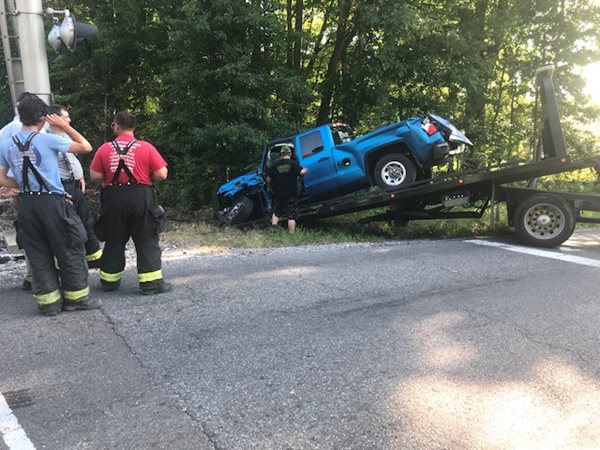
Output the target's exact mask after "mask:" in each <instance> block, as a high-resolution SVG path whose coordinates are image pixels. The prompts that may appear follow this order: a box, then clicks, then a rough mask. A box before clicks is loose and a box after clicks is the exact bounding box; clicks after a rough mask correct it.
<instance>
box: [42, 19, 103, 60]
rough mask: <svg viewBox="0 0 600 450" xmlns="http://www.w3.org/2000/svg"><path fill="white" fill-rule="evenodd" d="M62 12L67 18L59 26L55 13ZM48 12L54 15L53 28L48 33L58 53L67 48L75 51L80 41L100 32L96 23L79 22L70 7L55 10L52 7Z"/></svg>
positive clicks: (49, 40)
mask: <svg viewBox="0 0 600 450" xmlns="http://www.w3.org/2000/svg"><path fill="white" fill-rule="evenodd" d="M61 12H62V13H63V14H64V15H65V18H64V19H63V21H62V23H61V24H60V26H59V25H58V22H59V20H58V19H57V18H56V17H54V16H53V15H54V14H57V13H61ZM46 14H50V15H52V20H53V22H54V23H53V25H52V29H51V30H50V32H49V33H48V42H49V43H50V46H51V47H52V48H53V49H54V51H55V52H56V53H59V54H60V53H63V52H64V50H65V48H66V49H68V50H69V51H71V52H72V51H75V47H76V45H77V43H78V42H81V41H83V40H84V39H86V38H91V37H94V36H95V35H96V34H97V33H98V27H97V26H96V25H91V24H88V23H80V22H77V20H76V19H75V16H74V15H73V14H71V12H70V11H69V10H68V9H65V10H64V11H55V10H53V9H52V8H48V9H47V10H46Z"/></svg>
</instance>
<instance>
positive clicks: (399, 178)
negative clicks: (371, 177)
mask: <svg viewBox="0 0 600 450" xmlns="http://www.w3.org/2000/svg"><path fill="white" fill-rule="evenodd" d="M381 179H382V180H383V181H384V183H385V184H387V185H388V186H399V185H401V184H402V183H403V182H404V180H405V179H406V167H404V164H402V163H400V162H398V161H390V162H389V163H387V164H386V165H385V166H383V168H382V169H381Z"/></svg>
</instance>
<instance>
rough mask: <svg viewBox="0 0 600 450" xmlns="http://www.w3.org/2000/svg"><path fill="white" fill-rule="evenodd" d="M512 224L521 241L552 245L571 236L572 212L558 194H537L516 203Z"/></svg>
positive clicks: (546, 245)
mask: <svg viewBox="0 0 600 450" xmlns="http://www.w3.org/2000/svg"><path fill="white" fill-rule="evenodd" d="M513 224H514V226H515V230H516V231H517V234H518V236H519V237H520V238H521V240H522V241H523V242H524V243H525V244H528V245H533V246H536V247H546V248H552V247H558V246H559V245H560V244H562V243H563V242H565V241H566V240H567V239H569V238H570V237H571V235H572V234H573V231H574V230H575V214H574V212H573V208H571V205H570V204H569V203H567V202H566V201H565V200H563V199H562V198H560V197H556V196H554V195H548V194H537V195H533V196H531V197H529V198H526V199H525V200H523V201H522V202H521V203H520V204H519V206H517V209H516V210H515V215H514V219H513Z"/></svg>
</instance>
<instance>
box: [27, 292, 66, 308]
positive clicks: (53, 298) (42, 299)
mask: <svg viewBox="0 0 600 450" xmlns="http://www.w3.org/2000/svg"><path fill="white" fill-rule="evenodd" d="M33 298H35V299H36V300H37V304H38V305H39V306H45V305H50V304H52V303H56V302H57V301H59V300H60V299H61V295H60V291H59V290H56V291H52V292H49V293H47V294H33Z"/></svg>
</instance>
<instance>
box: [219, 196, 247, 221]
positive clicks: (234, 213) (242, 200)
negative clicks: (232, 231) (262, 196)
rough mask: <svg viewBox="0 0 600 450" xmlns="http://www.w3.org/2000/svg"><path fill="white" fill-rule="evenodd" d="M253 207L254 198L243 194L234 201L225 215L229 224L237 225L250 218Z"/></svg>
mask: <svg viewBox="0 0 600 450" xmlns="http://www.w3.org/2000/svg"><path fill="white" fill-rule="evenodd" d="M253 209H254V203H252V200H250V199H249V198H248V197H246V196H245V195H241V196H239V197H237V198H236V199H235V200H234V201H233V203H232V204H231V206H230V207H229V209H227V211H226V212H225V214H224V217H225V220H226V222H227V223H228V224H229V225H237V224H239V223H242V222H244V221H246V220H248V218H249V217H250V214H252V210H253Z"/></svg>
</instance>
